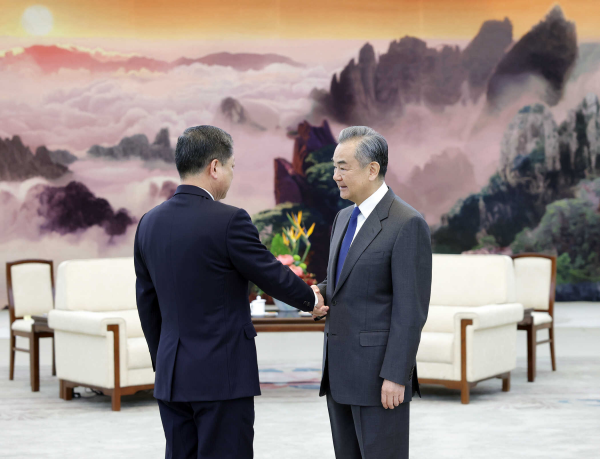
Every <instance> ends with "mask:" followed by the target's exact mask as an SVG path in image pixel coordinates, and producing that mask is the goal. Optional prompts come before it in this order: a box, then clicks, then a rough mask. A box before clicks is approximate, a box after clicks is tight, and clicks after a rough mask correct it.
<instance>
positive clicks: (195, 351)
mask: <svg viewBox="0 0 600 459" xmlns="http://www.w3.org/2000/svg"><path fill="white" fill-rule="evenodd" d="M134 261H135V272H136V276H137V281H136V294H137V306H138V312H139V315H140V320H141V323H142V329H143V331H144V335H145V337H146V341H147V342H148V347H149V349H150V356H151V358H152V366H153V368H154V371H155V372H156V381H155V387H154V396H155V397H156V398H158V399H161V400H166V401H183V402H190V401H215V400H230V399H235V398H242V397H250V396H255V395H260V385H259V381H258V366H257V362H256V346H255V343H254V337H255V336H256V331H255V329H254V326H253V325H252V321H251V317H250V307H249V304H248V281H249V280H250V281H252V282H254V283H255V284H256V285H258V286H259V287H260V288H261V289H262V290H264V291H265V292H266V293H268V294H269V295H271V296H274V297H276V298H278V299H281V300H282V301H284V302H286V303H288V304H290V305H292V306H295V307H297V308H298V309H302V310H304V311H312V310H313V307H314V302H315V296H314V293H313V291H312V289H311V288H310V287H309V286H308V285H306V284H305V283H304V282H303V281H302V280H301V279H300V278H299V277H298V276H296V275H295V274H294V273H293V272H292V271H291V270H290V269H289V268H288V267H287V266H284V265H282V264H281V263H280V262H279V261H278V260H277V259H276V258H275V257H274V256H273V255H272V254H271V253H270V252H269V251H268V250H267V248H266V247H265V246H264V245H263V244H262V243H261V242H260V239H259V237H258V231H257V230H256V227H255V226H254V225H253V224H252V220H251V219H250V216H249V215H248V213H247V212H246V211H245V210H243V209H238V208H236V207H232V206H229V205H226V204H223V203H220V202H218V201H214V200H213V199H212V198H211V197H210V196H209V194H208V193H207V192H206V191H204V190H203V189H201V188H198V187H196V186H192V185H180V186H179V187H177V192H176V193H175V195H174V196H173V197H172V198H171V199H170V200H168V201H165V202H164V203H162V204H160V205H159V206H157V207H155V208H154V209H152V210H151V211H149V212H148V213H146V214H145V215H144V216H143V217H142V219H141V220H140V222H139V224H138V228H137V231H136V235H135V244H134Z"/></svg>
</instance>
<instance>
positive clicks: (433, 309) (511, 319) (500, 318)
mask: <svg viewBox="0 0 600 459" xmlns="http://www.w3.org/2000/svg"><path fill="white" fill-rule="evenodd" d="M462 319H471V320H473V328H474V329H475V330H483V329H486V328H493V327H499V326H501V325H507V324H511V323H517V322H520V321H521V319H523V305H522V304H521V303H504V304H488V305H485V306H430V307H429V315H428V317H427V323H426V324H425V327H424V328H423V331H426V332H439V333H454V332H455V331H456V330H460V322H461V320H462Z"/></svg>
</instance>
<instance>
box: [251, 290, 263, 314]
mask: <svg viewBox="0 0 600 459" xmlns="http://www.w3.org/2000/svg"><path fill="white" fill-rule="evenodd" d="M266 303H267V300H263V299H262V298H261V297H260V295H259V296H257V297H256V299H255V300H254V301H252V303H250V314H251V315H253V316H264V315H265V304H266Z"/></svg>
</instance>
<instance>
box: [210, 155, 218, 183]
mask: <svg viewBox="0 0 600 459" xmlns="http://www.w3.org/2000/svg"><path fill="white" fill-rule="evenodd" d="M218 164H219V160H218V159H213V160H212V161H211V162H210V164H209V166H208V168H209V169H208V173H209V174H210V176H211V177H212V178H214V179H216V178H217V166H218Z"/></svg>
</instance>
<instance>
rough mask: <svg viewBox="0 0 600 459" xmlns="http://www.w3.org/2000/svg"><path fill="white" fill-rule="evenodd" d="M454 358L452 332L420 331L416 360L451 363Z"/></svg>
mask: <svg viewBox="0 0 600 459" xmlns="http://www.w3.org/2000/svg"><path fill="white" fill-rule="evenodd" d="M453 360H454V333H436V332H423V333H421V342H420V343H419V350H418V352H417V362H437V363H452V361H453Z"/></svg>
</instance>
